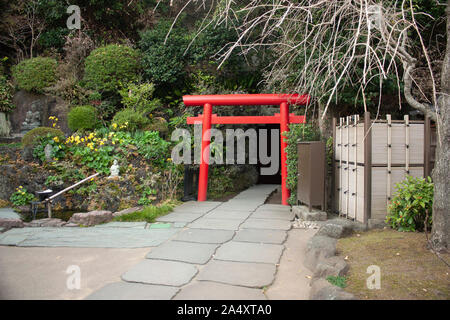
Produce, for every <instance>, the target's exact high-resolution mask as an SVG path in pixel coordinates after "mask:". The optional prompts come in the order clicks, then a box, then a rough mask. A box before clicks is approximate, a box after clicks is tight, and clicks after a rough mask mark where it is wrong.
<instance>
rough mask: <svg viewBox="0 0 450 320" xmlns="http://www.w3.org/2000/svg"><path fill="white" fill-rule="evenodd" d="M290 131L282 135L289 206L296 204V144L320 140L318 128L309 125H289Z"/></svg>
mask: <svg viewBox="0 0 450 320" xmlns="http://www.w3.org/2000/svg"><path fill="white" fill-rule="evenodd" d="M289 129H290V131H289V132H287V133H283V135H284V136H285V137H286V138H287V144H288V145H287V147H286V153H287V159H286V164H287V171H288V175H287V187H288V189H289V190H291V196H290V198H289V200H288V203H289V204H290V205H296V204H297V192H295V191H296V190H297V174H298V170H297V168H298V156H297V143H298V142H301V141H317V140H319V139H320V133H319V130H318V128H316V127H314V126H313V125H311V124H291V125H289Z"/></svg>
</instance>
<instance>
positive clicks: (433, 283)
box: [337, 229, 450, 300]
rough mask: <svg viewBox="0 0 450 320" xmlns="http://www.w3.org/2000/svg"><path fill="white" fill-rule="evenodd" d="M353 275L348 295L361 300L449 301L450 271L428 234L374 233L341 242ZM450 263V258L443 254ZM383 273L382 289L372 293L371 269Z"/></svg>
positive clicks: (391, 231) (348, 277)
mask: <svg viewBox="0 0 450 320" xmlns="http://www.w3.org/2000/svg"><path fill="white" fill-rule="evenodd" d="M337 249H338V251H339V254H340V255H341V256H343V257H347V259H346V260H347V262H348V263H349V264H350V271H349V274H348V276H347V287H346V289H345V290H346V291H348V292H351V293H353V294H354V295H355V296H356V297H357V298H359V299H377V300H378V299H380V300H385V299H388V300H391V299H392V300H404V299H408V300H409V299H411V300H417V299H420V300H422V299H426V300H430V299H432V300H449V299H450V276H449V274H450V268H449V267H448V266H447V265H446V264H445V263H444V262H443V261H442V260H441V259H439V258H438V257H437V256H436V255H435V254H434V253H433V252H431V251H430V250H428V249H427V247H426V238H425V234H424V233H418V232H398V231H394V230H391V229H384V230H372V231H369V232H365V233H361V234H355V235H353V236H352V237H348V238H344V239H340V240H339V241H338V245H337ZM441 258H443V259H444V260H445V261H447V263H450V254H441ZM370 265H377V266H379V267H380V270H381V278H380V279H381V288H380V289H372V290H369V289H368V288H367V285H366V281H367V278H368V277H369V276H370V275H371V274H369V273H367V267H368V266H370Z"/></svg>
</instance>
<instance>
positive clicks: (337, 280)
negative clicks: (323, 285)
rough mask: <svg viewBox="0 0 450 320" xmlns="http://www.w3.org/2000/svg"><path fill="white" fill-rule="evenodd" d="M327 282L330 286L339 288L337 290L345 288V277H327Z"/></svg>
mask: <svg viewBox="0 0 450 320" xmlns="http://www.w3.org/2000/svg"><path fill="white" fill-rule="evenodd" d="M326 279H327V281H328V282H329V283H331V284H332V285H334V286H336V287H339V288H342V289H343V288H345V287H346V286H347V277H342V276H328V277H327V278H326Z"/></svg>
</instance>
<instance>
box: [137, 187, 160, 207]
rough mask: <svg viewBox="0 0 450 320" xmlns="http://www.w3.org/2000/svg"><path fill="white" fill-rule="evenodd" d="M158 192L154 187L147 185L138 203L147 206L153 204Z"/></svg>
mask: <svg viewBox="0 0 450 320" xmlns="http://www.w3.org/2000/svg"><path fill="white" fill-rule="evenodd" d="M157 192H158V191H157V190H156V189H152V188H150V187H148V186H146V187H145V188H144V190H143V191H142V194H141V198H140V199H139V201H138V205H141V206H142V205H143V206H147V205H149V204H151V203H152V202H153V200H155V199H156V197H155V195H156V194H157Z"/></svg>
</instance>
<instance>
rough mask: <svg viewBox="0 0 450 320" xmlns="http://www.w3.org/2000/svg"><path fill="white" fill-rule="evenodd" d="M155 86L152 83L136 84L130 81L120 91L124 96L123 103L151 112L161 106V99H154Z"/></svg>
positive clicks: (126, 105)
mask: <svg viewBox="0 0 450 320" xmlns="http://www.w3.org/2000/svg"><path fill="white" fill-rule="evenodd" d="M154 91H155V86H154V85H153V84H152V83H142V84H135V83H130V84H129V85H128V86H127V87H125V88H123V89H122V90H120V91H119V93H120V95H121V96H122V104H123V105H124V106H125V107H127V108H133V109H134V110H136V111H139V112H142V113H145V114H149V113H151V112H153V111H154V110H155V109H157V108H158V107H160V106H161V105H162V104H161V101H159V100H158V99H154V100H152V96H153V92H154Z"/></svg>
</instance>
